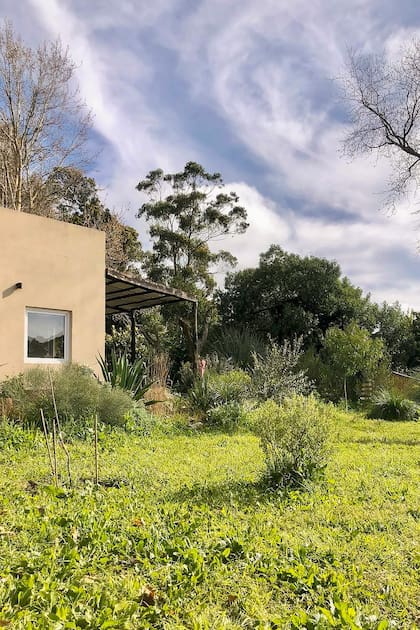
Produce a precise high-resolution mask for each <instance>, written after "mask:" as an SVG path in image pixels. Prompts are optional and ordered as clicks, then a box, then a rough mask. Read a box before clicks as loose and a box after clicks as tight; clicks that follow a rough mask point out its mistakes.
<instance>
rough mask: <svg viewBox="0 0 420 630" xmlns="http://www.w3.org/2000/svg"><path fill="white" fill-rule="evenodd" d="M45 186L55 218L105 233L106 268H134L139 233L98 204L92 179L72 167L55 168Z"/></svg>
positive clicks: (138, 257)
mask: <svg viewBox="0 0 420 630" xmlns="http://www.w3.org/2000/svg"><path fill="white" fill-rule="evenodd" d="M49 188H50V191H51V192H50V197H51V199H52V200H53V210H54V213H55V216H56V217H57V218H59V219H61V220H62V221H68V222H70V223H76V224H77V225H83V226H85V227H90V228H96V229H98V230H103V231H104V232H105V235H106V264H107V266H108V267H112V268H113V269H117V270H118V271H128V270H129V271H136V266H135V265H136V263H138V262H139V261H140V260H141V258H142V247H141V244H140V242H139V235H138V233H137V231H136V230H135V229H134V228H132V227H130V226H128V225H125V224H124V222H123V221H122V219H121V217H120V216H119V215H118V214H117V213H116V212H112V211H111V210H109V209H108V208H107V207H106V206H105V205H104V204H103V203H102V201H101V200H100V197H99V191H98V188H97V185H96V182H95V180H94V179H93V178H91V177H87V176H86V175H85V174H84V173H83V172H82V171H80V170H79V169H76V168H70V167H68V168H60V169H55V170H54V172H53V173H52V174H51V177H50V180H49Z"/></svg>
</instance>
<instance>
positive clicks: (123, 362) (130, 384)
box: [98, 350, 156, 405]
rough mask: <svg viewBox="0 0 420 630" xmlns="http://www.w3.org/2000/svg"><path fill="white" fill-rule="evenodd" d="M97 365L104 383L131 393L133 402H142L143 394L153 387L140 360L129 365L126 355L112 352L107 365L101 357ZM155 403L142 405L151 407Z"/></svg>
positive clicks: (153, 401)
mask: <svg viewBox="0 0 420 630" xmlns="http://www.w3.org/2000/svg"><path fill="white" fill-rule="evenodd" d="M98 363H99V366H100V368H101V372H102V377H103V379H104V381H105V383H109V385H111V387H119V388H121V389H125V390H127V391H129V392H131V394H132V396H133V398H134V400H143V399H144V395H145V393H146V392H147V391H148V390H149V389H150V388H151V386H152V385H153V381H150V380H148V379H147V368H146V365H145V363H144V361H142V360H141V359H137V361H134V363H130V362H129V360H128V359H127V355H126V354H122V355H121V356H118V355H117V354H116V353H115V351H114V350H113V351H112V353H111V357H110V364H109V365H108V364H107V362H106V361H105V359H104V357H102V356H99V358H98ZM155 402H156V401H155V400H148V401H144V404H145V405H153V404H154V403H155Z"/></svg>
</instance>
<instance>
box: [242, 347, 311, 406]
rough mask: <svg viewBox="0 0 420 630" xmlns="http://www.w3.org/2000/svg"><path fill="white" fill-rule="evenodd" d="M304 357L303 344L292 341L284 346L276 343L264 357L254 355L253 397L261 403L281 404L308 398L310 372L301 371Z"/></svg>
mask: <svg viewBox="0 0 420 630" xmlns="http://www.w3.org/2000/svg"><path fill="white" fill-rule="evenodd" d="M301 356H302V342H301V340H299V339H297V340H295V341H293V342H290V341H288V340H286V341H284V343H283V344H282V345H281V346H280V345H278V344H277V343H275V342H272V344H271V346H270V348H269V349H268V350H267V353H266V355H265V356H264V357H262V356H260V355H257V354H254V366H253V368H252V382H251V393H252V395H253V397H254V398H256V399H257V400H260V401H264V400H270V399H272V400H275V401H277V402H281V401H282V400H283V398H284V397H286V396H291V395H292V394H307V393H309V391H310V390H311V383H310V381H309V380H308V378H307V376H306V371H305V370H302V369H299V367H298V364H299V360H300V358H301Z"/></svg>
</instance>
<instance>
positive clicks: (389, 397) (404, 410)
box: [368, 389, 419, 420]
mask: <svg viewBox="0 0 420 630" xmlns="http://www.w3.org/2000/svg"><path fill="white" fill-rule="evenodd" d="M368 417H369V418H377V419H382V420H417V419H418V417H419V408H418V406H417V404H416V403H415V402H413V401H412V400H408V398H404V396H402V395H401V394H400V393H399V392H395V391H392V390H390V391H389V390H386V389H383V390H381V391H380V392H379V393H378V394H377V396H376V398H375V400H374V402H373V406H372V408H371V410H370V411H369V414H368Z"/></svg>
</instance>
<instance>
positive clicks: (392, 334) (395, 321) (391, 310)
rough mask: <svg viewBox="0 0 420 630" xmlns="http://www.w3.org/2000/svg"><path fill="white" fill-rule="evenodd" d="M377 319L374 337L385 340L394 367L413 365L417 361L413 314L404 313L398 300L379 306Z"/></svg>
mask: <svg viewBox="0 0 420 630" xmlns="http://www.w3.org/2000/svg"><path fill="white" fill-rule="evenodd" d="M376 321H377V328H376V329H375V331H374V337H376V338H379V339H382V341H383V342H384V344H385V346H386V349H387V352H388V354H389V358H390V361H391V365H392V367H393V368H394V369H396V370H406V369H407V368H409V367H413V366H414V365H415V363H416V343H415V341H416V340H415V332H414V327H413V316H412V315H411V314H409V313H404V311H403V310H402V308H401V306H400V304H398V302H396V303H395V304H387V302H384V303H383V304H381V305H380V306H378V307H377V313H376Z"/></svg>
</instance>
